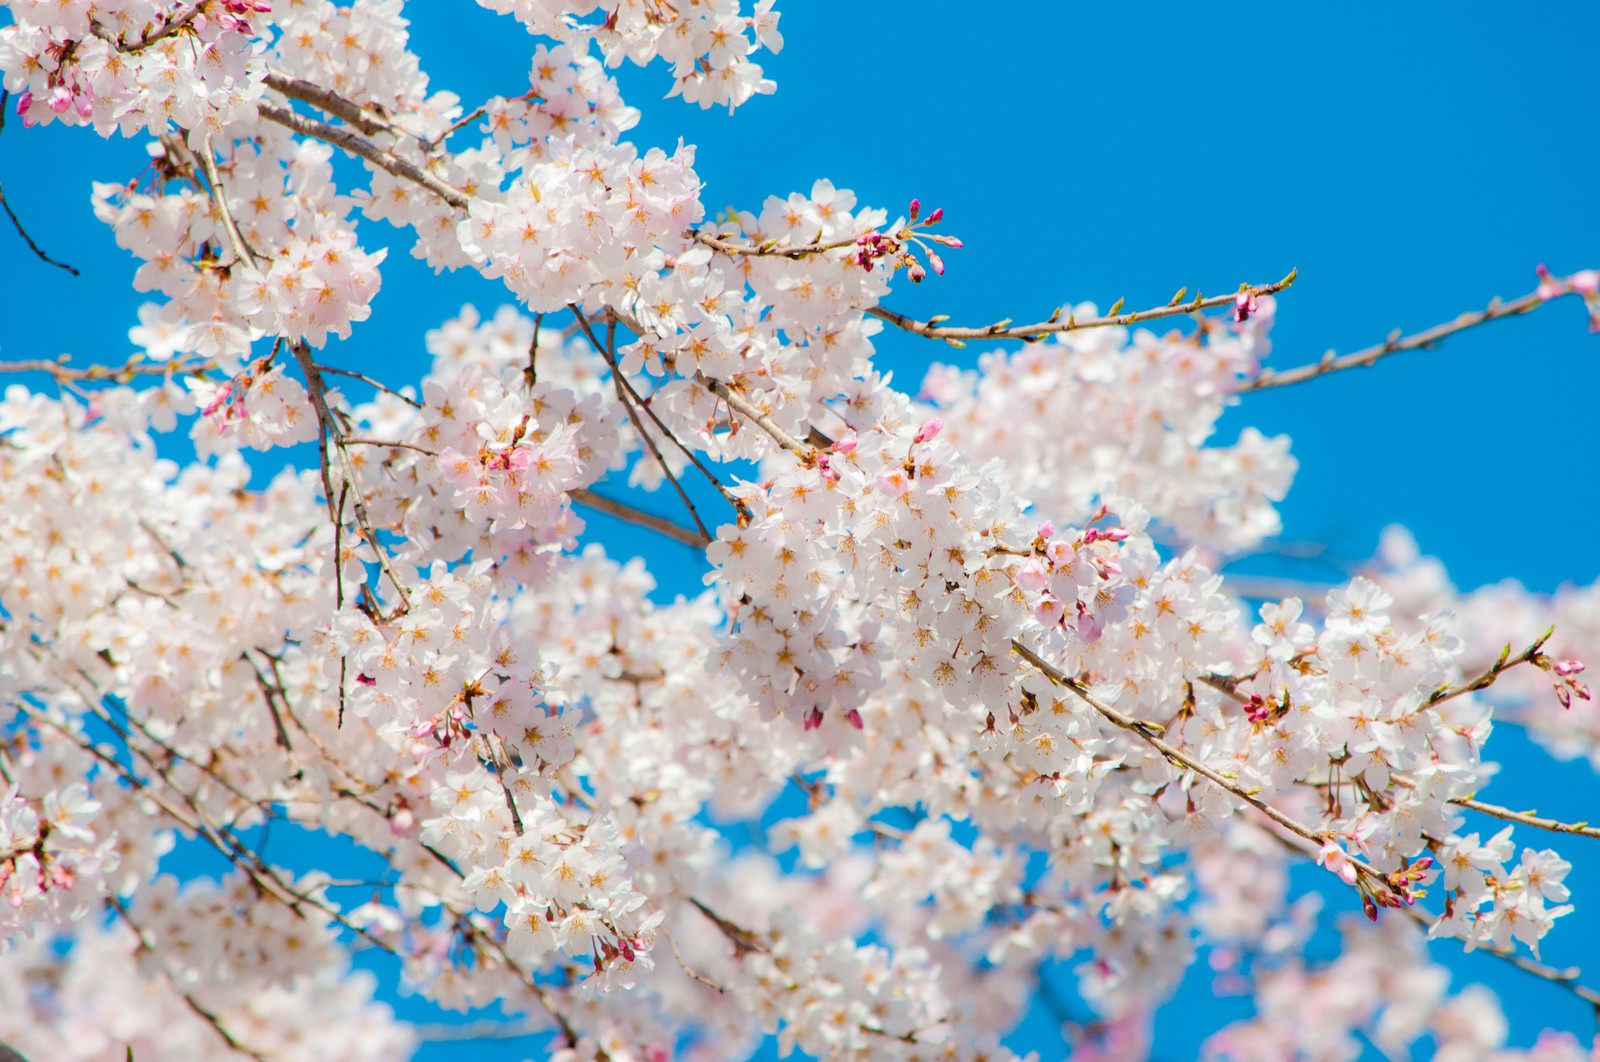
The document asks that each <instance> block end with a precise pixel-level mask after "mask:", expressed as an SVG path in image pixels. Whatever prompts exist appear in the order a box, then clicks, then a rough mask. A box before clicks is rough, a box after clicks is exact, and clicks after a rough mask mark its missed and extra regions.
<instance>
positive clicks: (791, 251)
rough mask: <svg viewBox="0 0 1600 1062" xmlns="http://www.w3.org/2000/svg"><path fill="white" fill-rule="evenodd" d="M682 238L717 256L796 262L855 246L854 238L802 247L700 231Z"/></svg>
mask: <svg viewBox="0 0 1600 1062" xmlns="http://www.w3.org/2000/svg"><path fill="white" fill-rule="evenodd" d="M683 235H684V238H685V239H689V240H693V241H694V242H695V243H698V244H703V245H705V246H706V247H709V248H711V249H712V250H713V251H716V252H718V253H719V254H725V255H729V256H731V257H735V258H760V257H767V258H788V259H791V260H793V261H798V260H800V259H802V258H809V257H810V256H812V255H818V254H826V253H827V252H829V251H838V250H842V249H843V248H846V247H854V246H856V238H855V237H854V236H852V237H850V238H849V239H847V240H833V241H832V242H830V243H808V244H804V245H802V246H798V247H797V246H793V245H785V244H780V243H778V242H777V241H775V240H764V241H762V242H761V243H759V244H748V243H733V242H732V241H730V240H729V239H728V236H727V235H726V234H724V235H722V236H713V235H711V233H709V232H706V231H704V230H702V229H690V230H689V231H688V232H686V233H684V234H683Z"/></svg>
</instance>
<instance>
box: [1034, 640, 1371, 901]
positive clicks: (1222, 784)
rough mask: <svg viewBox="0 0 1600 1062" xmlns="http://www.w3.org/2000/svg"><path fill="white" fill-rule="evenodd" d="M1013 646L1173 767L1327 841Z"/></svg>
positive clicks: (1367, 873)
mask: <svg viewBox="0 0 1600 1062" xmlns="http://www.w3.org/2000/svg"><path fill="white" fill-rule="evenodd" d="M1011 648H1012V650H1014V651H1015V652H1016V654H1017V655H1018V656H1020V657H1022V658H1023V659H1024V660H1026V661H1028V663H1030V664H1032V665H1033V666H1034V667H1036V668H1038V669H1039V671H1040V672H1041V673H1042V674H1043V675H1045V676H1046V677H1047V678H1049V679H1050V680H1051V681H1052V682H1054V683H1056V684H1057V685H1059V686H1065V687H1066V688H1067V689H1069V690H1071V691H1072V692H1073V693H1075V694H1077V696H1078V698H1079V699H1080V700H1082V701H1083V702H1084V703H1085V704H1087V705H1089V707H1091V708H1093V709H1094V710H1095V711H1097V712H1099V713H1100V715H1101V716H1103V717H1104V718H1105V719H1106V720H1107V721H1108V722H1110V723H1112V724H1113V725H1115V726H1117V727H1119V728H1120V729H1123V730H1126V731H1128V732H1129V733H1131V734H1134V735H1136V736H1137V737H1138V738H1139V739H1140V740H1142V741H1144V743H1145V744H1147V745H1149V746H1150V747H1151V748H1153V749H1155V750H1156V751H1157V752H1159V753H1160V754H1161V755H1162V757H1163V758H1164V759H1166V760H1167V762H1169V763H1171V764H1172V765H1173V766H1175V767H1179V768H1181V769H1183V770H1186V771H1192V772H1193V773H1195V774H1198V775H1200V776H1201V777H1202V778H1204V779H1206V780H1207V781H1209V782H1211V783H1212V784H1213V785H1216V786H1218V787H1219V788H1221V789H1224V790H1226V791H1227V792H1229V793H1231V794H1232V795H1233V796H1234V797H1235V798H1237V799H1239V800H1242V801H1243V802H1244V803H1246V804H1249V805H1250V806H1251V807H1253V808H1255V809H1256V810H1257V811H1259V812H1261V813H1262V814H1263V815H1265V816H1266V817H1267V818H1269V819H1271V820H1272V821H1273V822H1275V823H1277V824H1278V825H1279V826H1281V827H1283V828H1284V829H1285V830H1288V831H1289V832H1290V833H1292V834H1294V835H1295V836H1296V837H1299V838H1301V839H1302V840H1305V841H1309V842H1310V843H1311V844H1313V845H1316V846H1317V847H1319V848H1320V847H1321V846H1322V845H1323V843H1324V842H1325V841H1326V840H1327V835H1326V834H1325V833H1323V832H1319V831H1316V830H1313V829H1311V828H1310V827H1309V826H1305V825H1303V824H1302V823H1300V822H1299V821H1297V820H1296V819H1294V818H1291V817H1290V816H1288V815H1286V814H1284V813H1283V812H1281V811H1279V810H1278V809H1277V808H1275V807H1273V806H1272V805H1271V804H1269V803H1267V802H1266V801H1265V800H1262V799H1261V798H1260V797H1258V796H1256V795H1255V794H1254V793H1252V792H1250V791H1249V790H1248V789H1246V788H1244V787H1243V786H1241V785H1240V784H1239V783H1238V782H1235V781H1234V780H1233V779H1231V778H1228V777H1227V776H1225V775H1223V774H1222V773H1221V772H1219V771H1217V770H1216V769H1214V768H1212V767H1209V766H1207V765H1206V764H1204V763H1202V762H1200V761H1199V760H1197V759H1195V758H1194V757H1193V756H1191V755H1189V753H1187V752H1185V751H1184V750H1182V749H1180V748H1178V747H1177V746H1175V745H1173V744H1171V743H1170V742H1168V741H1166V740H1165V739H1164V738H1162V737H1161V728H1160V727H1159V726H1157V725H1156V724H1154V723H1149V722H1146V721H1144V720H1142V719H1135V718H1133V717H1132V716H1130V715H1127V714H1125V713H1123V712H1121V711H1118V710H1117V709H1116V708H1113V707H1111V705H1109V704H1107V703H1105V702H1104V701H1102V700H1101V699H1100V698H1098V697H1096V696H1095V695H1094V693H1093V692H1091V691H1090V689H1089V687H1088V686H1086V685H1084V684H1083V683H1082V682H1080V681H1078V680H1077V679H1075V678H1073V677H1072V676H1071V675H1068V674H1067V673H1066V672H1064V671H1062V670H1061V669H1059V668H1057V667H1055V666H1054V665H1053V664H1051V663H1050V662H1049V661H1047V660H1045V659H1044V658H1043V657H1041V656H1040V655H1039V654H1038V653H1035V652H1034V651H1033V650H1032V649H1030V648H1028V647H1027V646H1026V645H1024V644H1022V642H1020V641H1018V640H1016V639H1013V640H1012V642H1011ZM1350 865H1351V866H1353V867H1354V868H1355V870H1356V872H1357V873H1358V874H1360V875H1362V876H1363V877H1364V878H1366V879H1367V880H1368V881H1369V882H1371V883H1373V884H1374V885H1375V886H1377V887H1379V888H1381V889H1382V890H1383V891H1384V892H1385V893H1392V892H1393V887H1392V886H1391V885H1390V883H1389V879H1388V877H1387V875H1385V874H1383V873H1381V872H1380V871H1377V870H1375V869H1373V868H1372V867H1370V866H1368V865H1367V864H1366V863H1364V862H1362V861H1361V860H1359V859H1355V858H1353V857H1352V858H1350Z"/></svg>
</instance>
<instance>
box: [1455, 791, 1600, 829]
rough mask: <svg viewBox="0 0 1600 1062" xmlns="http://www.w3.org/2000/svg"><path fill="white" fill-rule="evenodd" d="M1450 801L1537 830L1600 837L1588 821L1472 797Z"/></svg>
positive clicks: (1458, 805) (1470, 809)
mask: <svg viewBox="0 0 1600 1062" xmlns="http://www.w3.org/2000/svg"><path fill="white" fill-rule="evenodd" d="M1450 803H1452V804H1454V805H1456V806H1457V807H1462V808H1466V809H1467V810H1469V811H1477V812H1480V813H1482V814H1484V815H1489V816H1492V817H1494V818H1497V819H1504V820H1505V821H1506V822H1515V823H1519V824H1520V825H1523V826H1531V827H1533V828H1534V829H1537V830H1548V831H1550V832H1551V833H1570V834H1573V835H1575V836H1578V837H1593V838H1596V839H1600V829H1596V828H1595V827H1593V826H1590V825H1589V824H1588V823H1587V822H1561V821H1560V820H1558V819H1547V818H1542V817H1540V816H1538V815H1536V814H1534V813H1533V812H1531V811H1512V810H1511V809H1510V808H1503V807H1501V806H1500V805H1499V804H1485V803H1484V802H1483V801H1481V800H1473V799H1472V798H1470V797H1461V798H1460V799H1458V800H1452V801H1450Z"/></svg>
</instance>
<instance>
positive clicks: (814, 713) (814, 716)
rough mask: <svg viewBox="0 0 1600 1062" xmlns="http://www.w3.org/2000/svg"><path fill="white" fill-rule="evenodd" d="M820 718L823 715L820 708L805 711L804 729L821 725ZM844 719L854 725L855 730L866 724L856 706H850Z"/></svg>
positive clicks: (814, 728) (862, 727) (863, 727)
mask: <svg viewBox="0 0 1600 1062" xmlns="http://www.w3.org/2000/svg"><path fill="white" fill-rule="evenodd" d="M822 719H823V715H822V709H821V708H813V709H811V711H810V712H808V713H806V721H805V729H806V730H816V729H817V728H818V727H820V726H822ZM844 721H845V722H847V723H849V724H850V725H851V726H853V727H855V728H856V729H857V730H862V729H865V727H866V725H867V724H866V721H865V720H863V719H862V718H861V712H860V710H859V709H856V708H852V709H850V710H849V711H848V712H846V713H844Z"/></svg>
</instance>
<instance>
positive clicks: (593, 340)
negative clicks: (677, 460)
mask: <svg viewBox="0 0 1600 1062" xmlns="http://www.w3.org/2000/svg"><path fill="white" fill-rule="evenodd" d="M572 312H573V314H574V315H575V316H576V317H577V319H578V323H579V324H580V325H581V326H582V328H583V334H584V335H585V336H587V337H588V339H589V342H590V344H591V345H593V347H594V349H595V351H596V352H597V353H598V354H599V355H600V356H601V357H602V358H605V359H606V360H607V361H608V362H609V361H610V359H609V358H606V350H605V347H604V346H602V345H601V343H600V339H599V337H598V336H596V335H595V334H594V329H592V328H590V327H589V322H588V321H587V320H586V319H585V318H584V316H583V311H582V310H581V309H579V308H578V307H576V306H574V307H572ZM611 383H612V386H613V388H614V389H615V391H616V392H617V401H619V402H621V403H622V408H623V410H624V411H625V412H626V413H627V414H628V419H629V420H630V421H632V422H633V430H634V431H635V432H637V433H638V435H639V438H640V440H641V441H643V442H644V444H645V446H646V447H648V448H649V450H650V453H651V454H652V455H654V457H655V459H656V464H658V465H660V466H661V472H662V474H663V475H665V476H666V477H667V482H668V483H671V484H672V489H673V490H674V491H676V492H677V495H678V500H679V501H681V502H683V505H684V508H686V509H688V510H689V518H690V519H691V520H693V521H694V526H695V529H696V530H697V531H699V533H700V534H701V535H702V536H703V537H704V538H706V539H707V540H708V541H709V540H710V538H711V532H710V531H709V530H708V529H707V528H706V525H705V521H703V520H701V519H700V512H699V510H698V509H696V508H695V505H694V500H693V499H692V498H690V497H689V492H688V491H686V490H684V488H683V484H682V483H679V482H678V477H677V475H676V473H674V472H673V471H672V466H671V465H669V464H667V458H666V456H665V455H664V454H662V452H661V448H660V447H659V446H657V445H656V441H655V439H654V437H652V436H651V434H650V433H649V432H648V431H647V430H645V426H644V422H643V421H642V420H640V419H639V413H638V411H637V410H635V409H634V408H633V403H632V402H630V401H629V400H628V391H627V389H626V388H625V387H624V386H623V379H622V374H621V373H619V372H618V371H617V369H616V366H615V365H614V364H613V365H612V369H611Z"/></svg>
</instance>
